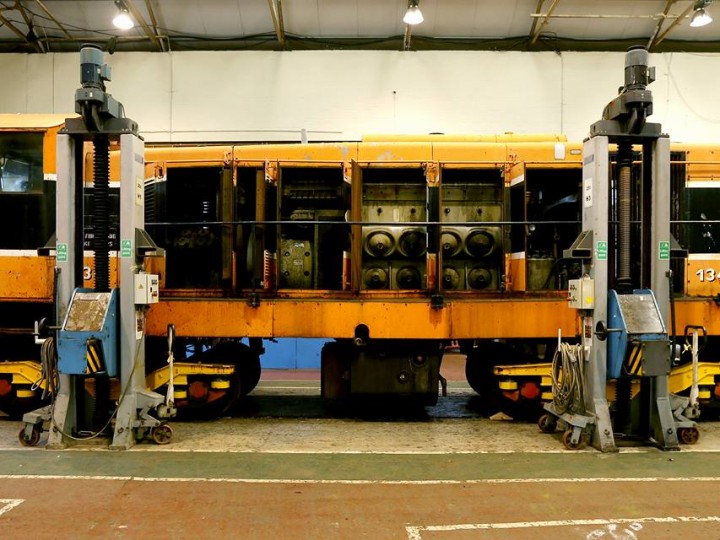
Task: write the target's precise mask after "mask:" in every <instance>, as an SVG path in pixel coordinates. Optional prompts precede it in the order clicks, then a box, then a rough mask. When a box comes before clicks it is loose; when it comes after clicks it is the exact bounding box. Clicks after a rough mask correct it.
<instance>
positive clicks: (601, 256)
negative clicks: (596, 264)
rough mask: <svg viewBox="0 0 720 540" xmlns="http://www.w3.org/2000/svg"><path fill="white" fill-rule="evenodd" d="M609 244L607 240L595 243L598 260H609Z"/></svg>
mask: <svg viewBox="0 0 720 540" xmlns="http://www.w3.org/2000/svg"><path fill="white" fill-rule="evenodd" d="M607 254H608V246H607V241H606V240H598V241H597V244H596V245H595V257H596V258H597V260H598V261H607Z"/></svg>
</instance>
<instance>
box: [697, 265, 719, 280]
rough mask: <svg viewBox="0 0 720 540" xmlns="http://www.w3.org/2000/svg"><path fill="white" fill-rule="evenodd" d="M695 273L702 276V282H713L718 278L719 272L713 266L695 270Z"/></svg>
mask: <svg viewBox="0 0 720 540" xmlns="http://www.w3.org/2000/svg"><path fill="white" fill-rule="evenodd" d="M695 275H696V276H697V277H699V278H700V282H701V283H703V282H705V281H708V282H713V281H715V280H716V279H717V272H715V269H713V268H701V269H700V270H698V271H697V272H695Z"/></svg>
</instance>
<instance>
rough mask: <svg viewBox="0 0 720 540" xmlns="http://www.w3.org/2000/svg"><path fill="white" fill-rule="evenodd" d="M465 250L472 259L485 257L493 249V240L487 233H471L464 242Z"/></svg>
mask: <svg viewBox="0 0 720 540" xmlns="http://www.w3.org/2000/svg"><path fill="white" fill-rule="evenodd" d="M465 249H466V250H467V252H468V254H469V255H471V256H473V257H487V256H488V255H490V254H491V253H492V252H493V250H494V249H495V238H494V237H493V235H492V234H491V233H490V232H489V231H484V230H478V231H473V232H471V233H470V234H469V235H468V237H467V239H466V240H465Z"/></svg>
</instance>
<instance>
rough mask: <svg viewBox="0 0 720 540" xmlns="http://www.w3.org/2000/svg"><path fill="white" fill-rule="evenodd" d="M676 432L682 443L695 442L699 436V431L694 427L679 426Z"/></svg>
mask: <svg viewBox="0 0 720 540" xmlns="http://www.w3.org/2000/svg"><path fill="white" fill-rule="evenodd" d="M677 434H678V439H680V442H681V443H682V444H695V443H697V442H698V439H699V438H700V432H699V431H698V429H697V428H696V427H691V428H680V429H678V432H677Z"/></svg>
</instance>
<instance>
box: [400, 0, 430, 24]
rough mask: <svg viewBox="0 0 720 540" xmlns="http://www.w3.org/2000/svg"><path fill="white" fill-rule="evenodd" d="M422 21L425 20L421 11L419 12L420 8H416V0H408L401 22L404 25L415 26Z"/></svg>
mask: <svg viewBox="0 0 720 540" xmlns="http://www.w3.org/2000/svg"><path fill="white" fill-rule="evenodd" d="M424 20H425V18H424V17H423V14H422V11H420V8H419V7H418V0H409V2H408V9H407V11H406V12H405V16H404V17H403V22H404V23H405V24H411V25H415V24H420V23H421V22H423V21H424Z"/></svg>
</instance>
